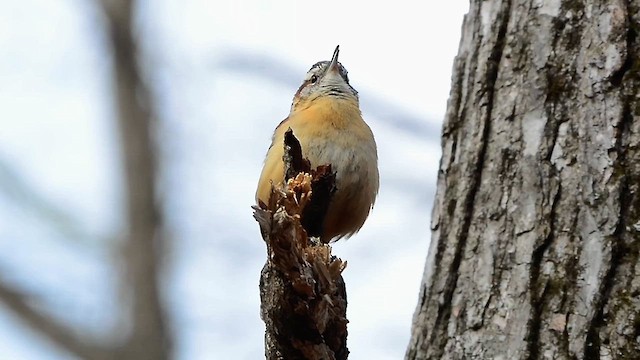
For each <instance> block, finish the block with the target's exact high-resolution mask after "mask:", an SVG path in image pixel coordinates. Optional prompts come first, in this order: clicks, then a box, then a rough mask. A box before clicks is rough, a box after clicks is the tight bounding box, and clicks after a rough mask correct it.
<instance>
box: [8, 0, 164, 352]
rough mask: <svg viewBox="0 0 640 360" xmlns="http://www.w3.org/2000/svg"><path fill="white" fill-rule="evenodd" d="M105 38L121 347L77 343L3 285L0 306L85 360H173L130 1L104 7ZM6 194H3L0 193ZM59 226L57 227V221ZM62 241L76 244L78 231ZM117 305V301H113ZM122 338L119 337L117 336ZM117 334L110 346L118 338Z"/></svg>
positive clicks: (149, 109) (51, 209)
mask: <svg viewBox="0 0 640 360" xmlns="http://www.w3.org/2000/svg"><path fill="white" fill-rule="evenodd" d="M99 7H100V8H101V9H102V10H103V11H104V15H105V19H106V33H107V35H108V40H109V44H110V47H111V49H112V54H113V76H114V81H113V88H114V89H113V90H114V97H113V98H114V100H115V108H116V110H117V111H116V118H117V119H118V129H119V134H120V144H121V151H120V154H121V157H122V160H121V161H122V164H123V166H122V168H123V169H124V174H123V177H124V183H125V192H124V197H125V201H124V203H125V204H126V208H125V209H124V211H125V214H126V216H125V218H126V229H125V232H124V239H123V241H122V250H121V254H119V255H120V256H117V258H116V259H115V264H119V263H122V265H123V267H124V271H123V272H122V274H121V275H122V276H121V279H120V282H121V287H122V288H121V294H120V295H122V296H121V297H120V301H121V311H122V312H123V315H124V316H123V318H124V320H125V324H123V326H124V327H125V329H124V330H125V331H124V332H125V333H127V334H128V336H127V337H126V340H125V342H124V344H123V345H121V344H112V345H111V346H109V347H107V346H106V345H104V344H103V343H104V341H100V340H98V339H90V338H88V337H86V336H78V335H77V334H79V333H82V331H81V330H80V329H74V328H71V327H69V326H66V325H63V324H62V323H61V322H59V321H58V320H56V319H54V318H53V317H51V316H48V315H46V314H45V313H43V312H41V311H40V310H38V309H37V308H35V307H33V306H31V305H30V304H32V303H35V299H32V298H31V297H30V296H27V295H26V294H24V293H22V292H20V291H18V290H17V289H15V288H14V287H13V286H12V285H10V284H8V283H6V282H0V301H1V302H2V303H4V305H6V307H7V308H8V309H10V310H11V311H13V312H14V313H15V314H16V315H17V316H18V317H19V318H20V319H21V320H22V321H24V322H25V323H26V324H28V325H29V326H30V327H31V328H32V329H34V330H36V331H37V332H39V333H40V334H41V335H43V336H45V337H46V338H48V339H49V340H51V341H52V342H53V343H55V344H56V345H58V346H59V347H61V348H62V349H64V350H66V351H67V352H69V353H71V354H74V355H75V356H77V357H79V358H82V359H96V360H102V359H132V360H133V359H136V360H145V359H149V360H162V359H168V358H169V357H170V350H171V340H170V335H169V334H168V331H167V328H168V326H167V319H166V315H165V311H164V309H163V306H162V300H161V295H160V290H159V281H160V280H159V278H160V275H159V274H160V272H161V263H162V259H163V258H164V255H163V250H164V247H163V236H162V221H161V219H162V217H161V209H160V208H159V205H158V203H157V201H156V190H157V176H158V174H157V169H156V163H157V159H156V158H155V154H156V153H157V151H156V150H157V149H155V145H154V143H153V138H154V121H155V120H156V115H155V111H154V108H153V101H152V99H151V94H150V92H149V90H148V88H147V87H146V85H145V84H144V81H143V79H142V76H141V72H140V69H139V66H138V57H139V56H140V55H139V52H138V46H137V43H136V39H135V37H134V28H135V24H134V22H133V19H134V18H135V14H134V10H135V8H136V3H135V1H128V0H104V1H103V2H101V3H100V5H99ZM2 165H4V164H2V163H0V171H1V173H0V176H1V177H2V179H3V180H2V181H1V182H0V185H2V187H4V188H7V187H10V188H11V191H7V193H12V194H14V196H18V197H21V198H23V199H29V200H30V202H32V203H33V204H32V206H31V207H34V208H37V209H39V213H40V215H43V216H42V217H45V218H51V217H54V218H55V219H54V222H56V223H62V224H64V225H65V228H70V229H74V227H73V226H71V225H69V224H73V223H74V221H73V220H71V219H69V217H67V216H66V215H65V213H64V211H62V210H60V209H58V208H57V207H55V206H53V205H51V204H49V203H48V202H45V201H42V200H40V199H39V198H38V197H36V196H34V195H33V194H35V192H33V191H31V190H29V189H27V188H25V187H24V186H23V183H22V182H21V181H19V180H18V177H17V176H16V175H15V174H14V173H13V172H12V171H11V170H10V168H9V167H6V166H2ZM5 190H7V189H5ZM60 220H62V221H60ZM73 232H74V233H70V234H67V235H71V236H75V235H77V233H79V232H80V231H79V230H74V231H73ZM113 296H114V297H117V295H116V294H113ZM120 331H121V330H117V332H120ZM117 337H118V336H117V334H114V336H113V338H117Z"/></svg>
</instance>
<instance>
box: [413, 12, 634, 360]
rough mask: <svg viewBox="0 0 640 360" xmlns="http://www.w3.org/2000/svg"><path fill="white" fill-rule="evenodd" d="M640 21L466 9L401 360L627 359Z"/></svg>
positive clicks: (627, 16) (626, 15)
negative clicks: (426, 244)
mask: <svg viewBox="0 0 640 360" xmlns="http://www.w3.org/2000/svg"><path fill="white" fill-rule="evenodd" d="M639 11H640V1H638V0H632V1H601V2H596V1H572V0H555V1H553V0H548V1H543V0H538V1H522V0H520V1H507V0H503V1H500V0H490V1H477V0H473V1H471V4H470V10H469V13H468V14H467V15H466V17H465V20H464V24H463V28H462V40H461V42H460V49H459V54H458V56H457V57H456V60H455V63H454V69H453V72H454V74H453V79H452V89H451V94H450V99H449V103H448V108H447V113H446V118H445V123H444V128H443V133H442V150H443V155H442V160H441V164H440V170H439V173H438V189H437V194H436V201H435V204H434V210H433V216H432V224H431V229H432V242H431V246H430V249H429V255H428V257H427V265H426V267H425V273H424V278H423V284H422V287H421V292H420V298H419V302H418V306H417V309H416V313H415V316H414V324H413V328H412V337H411V340H410V344H409V347H408V350H407V355H406V358H407V359H436V358H447V359H540V358H545V359H640V263H639V261H638V259H639V258H640V257H639V255H640V197H639V196H638V187H639V184H640V152H639V149H640V148H639V145H640V106H639V105H640V102H639V96H640V95H638V89H639V86H638V85H639V84H640V76H639V74H640V73H639V70H640V61H639V59H640V58H639V57H638V54H639V44H638V38H637V31H638V29H640V26H639V25H640V15H639Z"/></svg>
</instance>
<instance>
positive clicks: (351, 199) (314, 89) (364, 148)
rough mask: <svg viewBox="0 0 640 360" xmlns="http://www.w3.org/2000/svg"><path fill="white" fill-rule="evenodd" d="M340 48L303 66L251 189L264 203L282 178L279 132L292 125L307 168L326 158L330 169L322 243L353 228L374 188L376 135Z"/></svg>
mask: <svg viewBox="0 0 640 360" xmlns="http://www.w3.org/2000/svg"><path fill="white" fill-rule="evenodd" d="M339 54H340V46H339V45H338V46H336V48H335V50H334V52H333V56H332V58H331V60H330V61H319V62H317V63H315V64H314V65H313V66H311V68H310V69H309V71H308V72H307V74H306V76H305V78H304V81H303V82H302V85H301V86H300V88H299V89H298V91H297V92H296V93H295V95H294V97H293V101H292V104H291V109H290V112H289V116H287V118H285V119H284V120H283V121H282V122H280V124H279V125H278V126H277V127H276V129H275V131H274V134H273V137H272V140H271V146H270V147H269V150H268V151H267V155H266V158H265V161H264V166H263V169H262V172H261V174H260V179H259V181H258V188H257V191H256V201H257V202H258V203H259V202H263V203H265V204H267V203H268V202H269V197H270V196H271V187H272V185H275V184H278V183H281V182H283V181H284V176H285V174H284V162H283V158H282V157H283V154H284V146H283V144H284V133H285V132H286V131H287V130H288V129H289V128H290V129H292V131H293V134H294V136H295V137H296V138H297V139H298V140H299V142H300V145H301V147H302V153H303V156H304V157H305V158H307V159H308V160H309V161H310V163H311V168H312V169H313V168H316V167H318V166H320V165H327V164H330V165H331V169H332V171H333V172H335V176H336V182H335V185H336V190H335V193H334V194H333V197H332V198H331V200H330V202H329V206H328V209H327V213H326V215H325V218H324V222H323V224H322V228H321V234H320V239H321V241H322V242H324V243H328V242H332V241H336V240H339V239H341V238H349V237H351V236H352V235H353V234H355V233H357V232H358V231H359V230H360V229H361V228H362V226H363V225H364V223H365V220H366V219H367V217H368V216H369V213H370V211H371V209H372V208H373V205H374V203H375V201H376V197H377V195H378V189H379V174H378V150H377V146H376V141H375V138H374V136H373V132H372V131H371V128H370V127H369V125H367V123H366V122H365V121H364V119H363V118H362V112H361V111H360V101H359V96H358V92H357V91H356V90H355V89H354V88H353V87H352V86H351V85H350V84H349V77H348V76H347V70H346V69H345V68H344V66H342V64H341V63H340V62H338V55H339ZM312 197H313V194H312Z"/></svg>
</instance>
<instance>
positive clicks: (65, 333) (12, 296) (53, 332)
mask: <svg viewBox="0 0 640 360" xmlns="http://www.w3.org/2000/svg"><path fill="white" fill-rule="evenodd" d="M0 301H2V303H3V304H4V305H6V306H7V307H8V308H9V309H11V311H13V312H14V313H15V314H16V315H17V316H19V318H20V320H22V321H24V322H25V323H27V324H28V325H29V326H30V327H31V328H32V329H34V330H37V331H38V333H39V334H41V335H43V336H45V337H46V338H47V339H49V340H51V341H52V342H53V343H54V344H56V345H58V346H60V347H61V348H63V349H65V350H66V351H68V352H69V353H71V354H73V355H75V356H77V357H79V358H81V359H94V360H102V359H113V358H114V357H113V356H111V353H110V351H109V349H108V348H107V347H106V346H99V345H97V344H90V341H89V339H85V338H82V337H80V336H78V335H76V334H75V332H74V331H73V330H72V329H70V328H68V327H66V326H64V325H62V324H61V323H59V322H58V321H56V320H55V319H53V318H51V317H50V316H47V315H45V314H43V313H42V312H40V311H39V310H37V309H35V308H33V307H32V306H30V305H29V304H30V303H33V300H32V299H30V297H29V296H28V295H26V294H23V293H21V292H19V291H17V290H15V289H13V288H12V286H11V285H9V284H6V283H4V282H2V281H0Z"/></svg>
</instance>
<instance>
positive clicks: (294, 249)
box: [254, 130, 349, 360]
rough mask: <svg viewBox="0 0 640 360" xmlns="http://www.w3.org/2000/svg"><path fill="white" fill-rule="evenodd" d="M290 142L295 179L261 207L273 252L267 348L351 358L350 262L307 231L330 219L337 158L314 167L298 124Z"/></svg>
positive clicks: (263, 280)
mask: <svg viewBox="0 0 640 360" xmlns="http://www.w3.org/2000/svg"><path fill="white" fill-rule="evenodd" d="M284 146H285V156H284V161H285V173H286V174H287V178H288V181H287V183H286V184H278V185H276V186H275V187H273V188H272V193H271V198H270V201H269V204H260V206H259V207H254V209H255V212H254V217H255V218H256V220H257V221H258V223H259V224H260V230H261V232H262V237H263V238H264V240H265V242H266V243H267V253H268V259H267V263H266V264H265V266H264V268H263V269H262V273H261V275H260V300H261V307H260V309H261V316H262V319H263V321H264V322H265V325H266V332H265V356H266V358H267V359H268V360H283V359H284V360H296V359H310V360H316V359H317V360H320V359H322V360H344V359H347V357H348V355H349V351H348V349H347V318H346V311H347V294H346V290H345V284H344V280H343V279H342V275H341V274H342V271H343V270H344V268H345V267H346V263H345V262H343V261H342V260H340V259H338V258H336V257H335V256H332V255H331V247H330V246H329V245H328V244H323V243H321V242H320V240H319V239H317V238H316V239H314V238H310V237H308V235H307V234H308V233H312V231H309V230H310V228H309V226H311V229H316V227H317V226H318V224H319V225H320V226H321V224H322V219H323V218H324V214H325V213H326V205H328V202H329V200H330V198H331V194H333V191H334V189H335V173H332V172H331V166H320V167H318V169H317V170H311V169H310V165H309V162H308V161H306V159H303V157H302V151H301V148H300V144H299V142H298V140H297V139H296V138H295V137H294V136H293V134H292V132H291V130H289V131H288V132H287V134H286V135H285V144H284ZM308 172H310V174H309V173H308ZM309 209H311V210H309ZM323 209H324V210H323ZM301 218H302V221H301ZM305 219H306V222H305ZM317 229H318V230H319V229H320V228H317Z"/></svg>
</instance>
